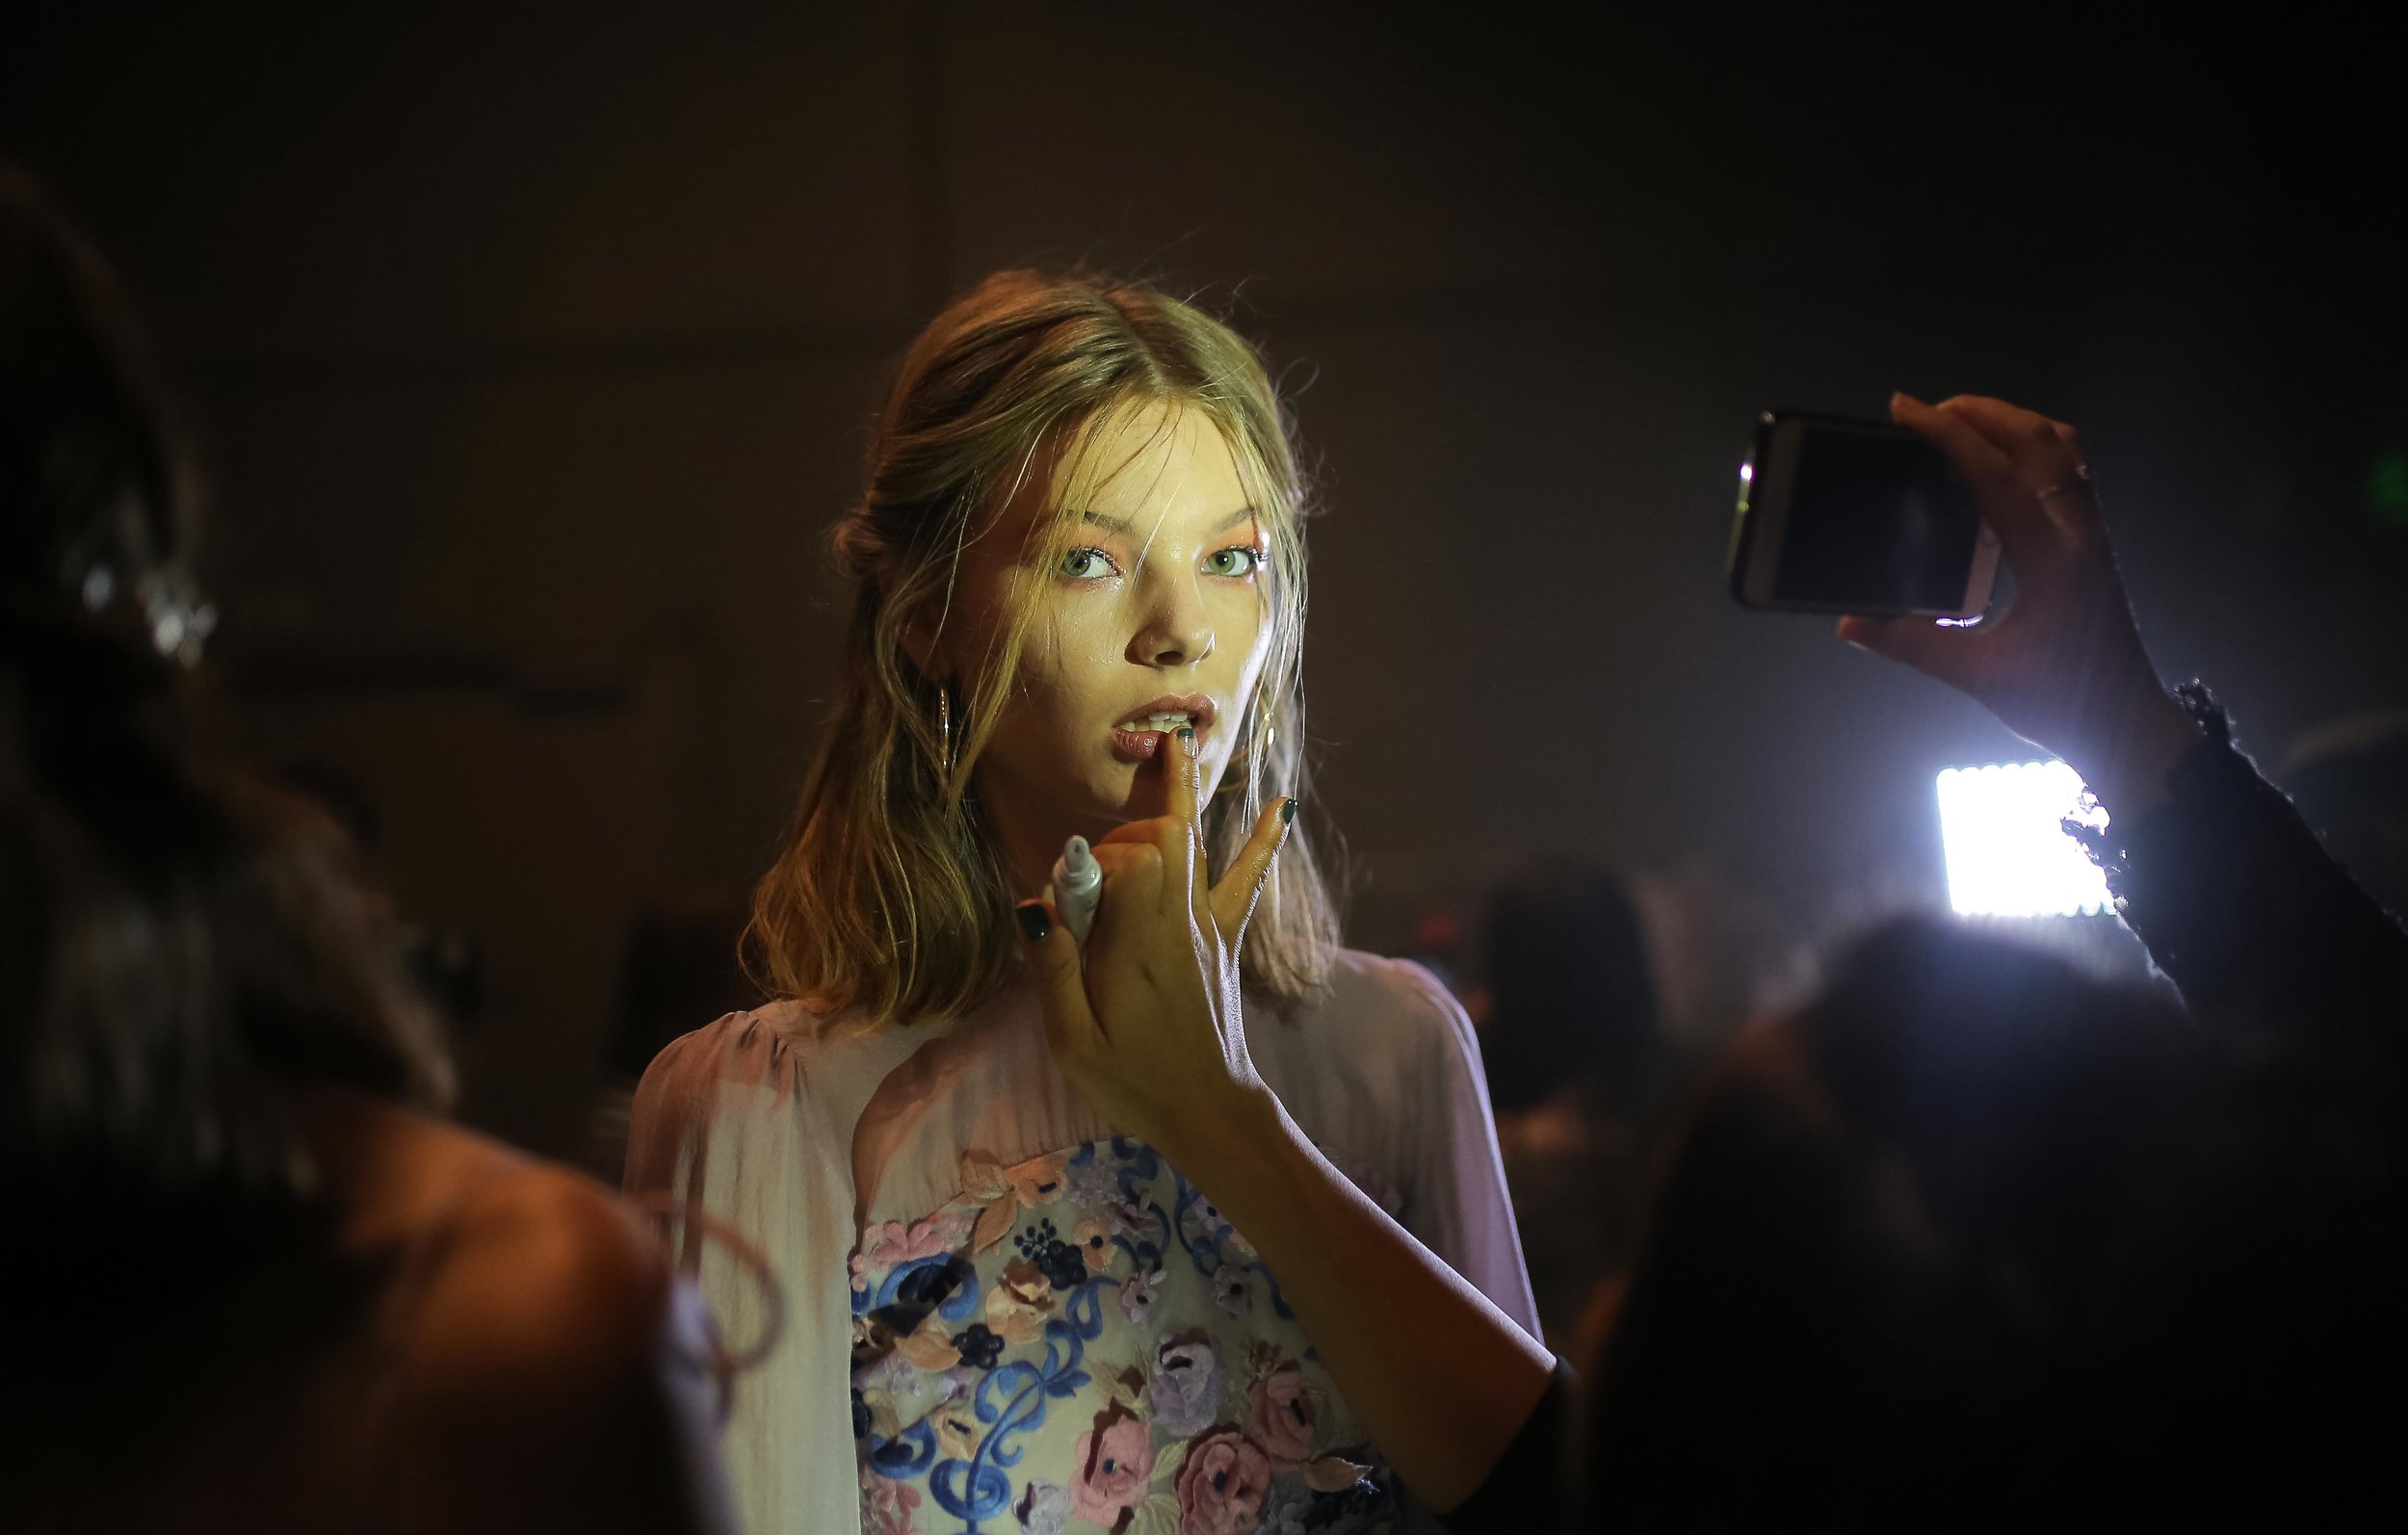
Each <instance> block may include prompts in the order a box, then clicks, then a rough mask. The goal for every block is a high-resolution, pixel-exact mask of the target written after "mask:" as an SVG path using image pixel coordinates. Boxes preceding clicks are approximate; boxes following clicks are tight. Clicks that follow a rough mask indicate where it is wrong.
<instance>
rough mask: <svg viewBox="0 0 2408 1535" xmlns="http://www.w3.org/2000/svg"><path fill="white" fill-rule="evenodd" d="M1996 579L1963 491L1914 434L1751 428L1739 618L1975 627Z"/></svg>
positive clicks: (1991, 553)
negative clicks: (1773, 613) (1802, 616)
mask: <svg viewBox="0 0 2408 1535" xmlns="http://www.w3.org/2000/svg"><path fill="white" fill-rule="evenodd" d="M1998 568H1999V540H1998V535H1997V534H1996V533H1994V532H1992V531H1991V529H1990V527H1989V526H1988V524H1986V523H1985V522H1983V520H1982V517H1981V509H1980V507H1979V505H1978V504H1977V503H1976V500H1975V497H1974V492H1973V490H1972V488H1971V487H1970V486H1968V485H1967V484H1966V483H1965V481H1963V480H1962V479H1961V478H1960V477H1959V476H1958V475H1957V473H1956V471H1955V470H1954V469H1953V468H1952V467H1951V466H1950V463H1949V461H1948V459H1946V458H1945V457H1943V456H1942V455H1941V454H1940V452H1939V451H1938V450H1937V449H1935V448H1933V447H1932V446H1931V445H1930V444H1929V443H1927V442H1925V441H1924V440H1923V438H1921V437H1919V436H1918V435H1916V434H1915V433H1914V432H1912V431H1909V430H1907V429H1904V428H1902V427H1894V426H1891V425H1889V424H1887V423H1883V422H1870V421H1850V420H1847V419H1845V418H1844V417H1838V416H1819V415H1811V414H1808V413H1806V412H1803V411H1793V410H1782V411H1770V412H1767V414H1766V415H1765V417H1764V418H1763V420H1762V422H1761V423H1760V424H1759V425H1758V427H1757V429H1756V441H1755V446H1754V449H1753V451H1752V452H1751V453H1750V454H1749V455H1748V458H1747V463H1746V465H1745V466H1744V467H1743V468H1741V471H1740V504H1739V517H1738V521H1737V523H1736V525H1735V526H1734V528H1733V531H1732V539H1731V571H1730V577H1731V594H1732V595H1733V596H1734V597H1736V598H1737V599H1738V600H1739V601H1740V602H1741V604H1742V605H1743V606H1746V607H1749V608H1765V609H1776V610H1783V611H1795V612H1838V613H1863V614H1869V615H1872V616H1880V617H1894V616H1900V615H1905V614H1920V615H1923V616H1926V617H1939V618H1974V617H1977V616H1979V615H1980V614H1981V613H1982V612H1983V611H1985V610H1986V609H1988V607H1989V606H1990V597H1991V589H1992V586H1993V585H1994V583H1995V581H1996V579H1997V576H1998Z"/></svg>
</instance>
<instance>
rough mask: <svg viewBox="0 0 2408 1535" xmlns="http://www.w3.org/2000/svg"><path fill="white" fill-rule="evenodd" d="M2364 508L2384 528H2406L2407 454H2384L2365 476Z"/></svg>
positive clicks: (2407, 495)
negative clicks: (2367, 507) (2365, 503)
mask: <svg viewBox="0 0 2408 1535" xmlns="http://www.w3.org/2000/svg"><path fill="white" fill-rule="evenodd" d="M2367 505H2368V506H2369V507H2372V508H2373V510H2374V520H2375V521H2376V522H2378V523H2381V524H2382V525H2383V526H2385V527H2387V528H2408V453H2387V454H2384V455H2381V456H2380V457H2378V458H2376V459H2375V460H2374V467H2373V468H2372V469H2370V470H2369V471H2368V473H2367Z"/></svg>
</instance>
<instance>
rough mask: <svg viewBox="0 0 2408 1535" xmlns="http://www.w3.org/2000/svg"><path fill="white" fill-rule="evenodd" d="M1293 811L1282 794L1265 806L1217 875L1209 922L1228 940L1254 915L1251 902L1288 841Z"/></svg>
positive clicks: (1293, 803) (1291, 796)
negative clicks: (1224, 867)
mask: <svg viewBox="0 0 2408 1535" xmlns="http://www.w3.org/2000/svg"><path fill="white" fill-rule="evenodd" d="M1295 821H1296V795H1294V794H1286V795H1283V796H1281V798H1280V799H1279V800H1278V802H1277V803H1275V804H1271V805H1267V806H1265V807H1264V809H1263V816H1262V819H1261V820H1257V821H1256V822H1255V823H1254V834H1253V835H1252V836H1250V837H1248V838H1247V839H1246V840H1245V846H1243V847H1241V848H1239V849H1238V856H1237V857H1236V858H1234V859H1232V860H1231V861H1230V864H1229V868H1228V869H1227V871H1225V872H1223V873H1222V874H1221V876H1220V883H1219V884H1217V885H1215V886H1214V887H1213V920H1214V921H1215V922H1217V923H1218V924H1220V930H1221V932H1222V933H1223V934H1224V935H1225V936H1227V937H1228V938H1229V939H1231V940H1232V941H1235V940H1236V939H1237V938H1238V936H1239V935H1240V934H1241V933H1242V932H1243V930H1244V928H1245V924H1246V922H1247V921H1248V919H1250V918H1251V917H1252V916H1253V915H1254V903H1255V902H1256V901H1258V900H1260V899H1261V898H1262V896H1263V883H1264V881H1266V880H1268V879H1269V878H1270V866H1271V864H1272V862H1273V861H1274V860H1275V859H1277V858H1278V856H1279V849H1280V847H1281V846H1283V845H1285V844H1286V842H1287V840H1288V828H1289V827H1290V826H1291V825H1293V824H1294V823H1295Z"/></svg>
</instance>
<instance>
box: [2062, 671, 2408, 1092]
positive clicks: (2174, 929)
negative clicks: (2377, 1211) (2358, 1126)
mask: <svg viewBox="0 0 2408 1535" xmlns="http://www.w3.org/2000/svg"><path fill="white" fill-rule="evenodd" d="M2186 697H2187V698H2188V700H2189V704H2190V707H2191V709H2193V710H2194V711H2196V713H2197V716H2198V718H2199V720H2200V721H2202V722H2203V724H2204V730H2203V729H2202V726H2201V725H2194V726H2193V727H2192V740H2191V742H2190V748H2189V749H2188V750H2187V751H2186V752H2185V753H2184V754H2183V755H2182V757H2181V759H2180V761H2178V762H2176V763H2174V764H2170V765H2168V768H2169V770H2168V771H2166V772H2164V773H2161V774H2160V775H2159V804H2157V805H2156V806H2155V807H2154V808H2153V809H2151V810H2150V811H2149V812H2148V813H2146V814H2143V815H2140V816H2138V817H2133V818H2126V817H2123V816H2121V815H2119V814H2118V813H2117V812H2116V810H2115V808H2114V807H2113V806H2110V807H2109V814H2110V817H2111V818H2113V819H2112V820H2110V822H2109V824H2108V826H2107V833H2106V835H2105V836H2103V837H2097V838H2094V839H2092V843H2093V847H2094V851H2095V852H2096V853H2097V854H2098V855H2099V856H2100V859H2101V861H2102V863H2103V864H2104V865H2105V866H2106V868H2107V877H2108V882H2109V885H2110V887H2111V888H2112V889H2113V890H2114V892H2115V895H2116V897H2117V898H2118V900H2119V902H2120V904H2121V908H2122V910H2123V913H2124V917H2125V920H2126V921H2127V922H2129V923H2130V924H2132V926H2133V930H2134V931H2136V932H2137V933H2139V934H2140V936H2141V938H2142V940H2143V941H2144V942H2145V943H2147V944H2148V946H2149V950H2150V954H2151V956H2152V957H2153V958H2154V959H2155V960H2156V961H2157V963H2158V965H2159V968H2160V969H2162V970H2163V971H2164V972H2165V973H2166V974H2167V975H2168V976H2172V977H2173V978H2174V980H2175V982H2176V983H2177V984H2178V985H2180V986H2181V987H2182V989H2183V994H2184V996H2185V998H2186V1000H2187V1001H2188V1002H2190V1004H2191V1007H2192V1008H2193V1010H2194V1012H2196V1013H2198V1014H2199V1015H2200V1016H2201V1017H2202V1019H2203V1020H2206V1021H2209V1022H2212V1023H2222V1024H2227V1025H2231V1024H2240V1025H2243V1026H2245V1027H2249V1028H2258V1029H2270V1030H2274V1031H2276V1032H2277V1033H2278V1034H2280V1035H2283V1036H2288V1037H2290V1038H2293V1039H2295V1040H2299V1039H2306V1038H2317V1039H2320V1040H2321V1041H2323V1042H2324V1043H2325V1044H2327V1045H2329V1046H2338V1047H2341V1049H2342V1054H2339V1055H2337V1056H2336V1057H2334V1058H2333V1060H2332V1062H2331V1064H2332V1065H2333V1066H2335V1067H2338V1068H2340V1069H2342V1070H2343V1071H2346V1072H2349V1073H2352V1074H2357V1073H2363V1072H2364V1071H2366V1070H2367V1069H2368V1068H2369V1067H2376V1066H2379V1067H2380V1068H2382V1071H2383V1077H2382V1078H2381V1079H2362V1080H2361V1085H2364V1086H2369V1087H2379V1086H2384V1085H2386V1084H2387V1082H2388V1079H2389V1078H2390V1076H2391V1075H2392V1074H2394V1073H2395V1072H2396V1071H2397V1070H2398V1068H2399V1066H2400V1064H2401V1062H2402V1057H2403V1054H2408V1041H2403V1040H2402V1039H2400V1038H2399V1031H2398V1022H2397V1021H2398V1019H2399V1017H2400V1016H2401V1012H2402V1009H2403V1008H2408V934H2403V933H2402V932H2401V931H2400V928H2399V925H2398V924H2396V923H2395V922H2394V921H2392V920H2391V919H2390V918H2389V917H2388V916H2387V915H2386V914H2385V913H2384V912H2383V910H2382V908H2381V907H2380V906H2378V905H2377V904H2376V903H2375V901H2374V900H2373V898H2371V897H2369V896H2368V895H2367V894H2366V893H2365V892H2363V891H2361V890H2359V889H2358V888H2357V887H2356V886H2355V885H2353V884H2352V883H2351V882H2350V880H2349V878H2348V876H2347V875H2346V874H2345V873H2344V872H2343V871H2342V869H2341V868H2340V867H2339V866H2338V865H2336V864H2335V863H2334V862H2333V860H2332V858H2331V857H2330V855H2328V854H2327V853H2326V852H2325V851H2324V850H2323V848H2322V847H2321V846H2319V845H2318V844H2317V842H2316V835H2315V833H2314V832H2312V831H2310V830H2309V829H2308V827H2307V825H2306V824H2305V823H2304V822H2303V821H2301V820H2300V819H2299V816H2298V813H2297V812H2296V811H2294V810H2293V809H2292V808H2291V807H2290V803H2289V802H2288V801H2286V800H2285V799H2284V798H2283V796H2282V794H2281V793H2280V792H2279V791H2278V790H2276V789H2275V788H2274V787H2273V786H2272V785H2270V784H2268V783H2266V782H2265V781H2264V779H2262V778H2260V777H2259V776H2258V774H2257V773H2256V771H2255V770H2254V768H2251V766H2250V764H2249V762H2248V759H2247V758H2245V757H2243V756H2241V755H2240V754H2239V753H2238V752H2237V751H2236V750H2234V749H2233V748H2232V747H2231V746H2230V744H2229V743H2228V736H2227V729H2228V727H2227V726H2226V724H2225V722H2224V718H2223V715H2222V712H2221V711H2220V710H2218V709H2217V708H2216V707H2215V706H2214V704H2213V703H2212V700H2210V699H2209V698H2208V696H2207V694H2206V692H2205V690H2204V689H2197V688H2196V687H2195V686H2194V688H2193V689H2186Z"/></svg>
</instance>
